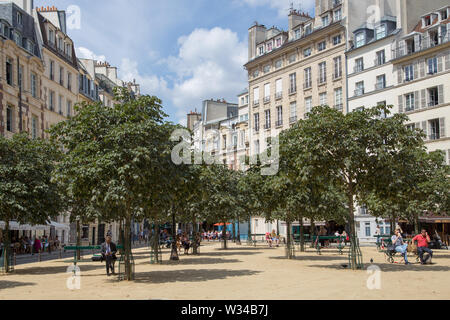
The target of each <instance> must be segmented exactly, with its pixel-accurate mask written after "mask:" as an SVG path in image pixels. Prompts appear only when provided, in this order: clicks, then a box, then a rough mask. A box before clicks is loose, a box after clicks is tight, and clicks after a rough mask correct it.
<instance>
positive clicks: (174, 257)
mask: <svg viewBox="0 0 450 320" xmlns="http://www.w3.org/2000/svg"><path fill="white" fill-rule="evenodd" d="M176 227H177V226H176V225H175V211H172V252H171V253H170V260H172V261H179V260H180V257H178V250H177V232H176Z"/></svg>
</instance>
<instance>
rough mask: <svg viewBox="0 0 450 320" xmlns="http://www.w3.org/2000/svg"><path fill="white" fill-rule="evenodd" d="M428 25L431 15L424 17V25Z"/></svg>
mask: <svg viewBox="0 0 450 320" xmlns="http://www.w3.org/2000/svg"><path fill="white" fill-rule="evenodd" d="M429 25H431V17H430V16H428V17H425V26H429Z"/></svg>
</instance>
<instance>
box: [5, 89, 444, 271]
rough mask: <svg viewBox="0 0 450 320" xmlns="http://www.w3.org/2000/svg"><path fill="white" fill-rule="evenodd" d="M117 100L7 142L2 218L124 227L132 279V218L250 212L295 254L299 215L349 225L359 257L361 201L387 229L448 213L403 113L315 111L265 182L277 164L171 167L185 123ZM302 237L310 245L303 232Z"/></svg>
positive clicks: (434, 170) (121, 94)
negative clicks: (41, 136) (279, 230)
mask: <svg viewBox="0 0 450 320" xmlns="http://www.w3.org/2000/svg"><path fill="white" fill-rule="evenodd" d="M115 95H116V97H115V100H116V101H120V103H118V104H117V105H115V106H114V107H113V108H108V107H105V106H103V105H102V104H101V103H94V104H82V105H80V106H78V107H77V113H76V116H74V117H73V118H71V119H69V120H68V121H65V122H62V123H59V124H57V125H56V126H54V127H53V128H52V129H51V130H50V134H51V139H50V141H40V140H30V139H28V138H27V137H26V136H23V135H17V136H15V137H14V138H13V139H10V140H7V139H4V138H0V156H1V159H2V161H1V164H0V166H1V167H0V218H1V220H3V221H6V223H7V224H8V222H9V221H11V220H17V221H18V222H21V223H39V224H40V223H44V222H45V221H47V220H48V219H50V218H53V217H55V216H57V215H58V214H59V213H61V212H68V213H70V217H71V222H77V226H78V227H77V229H78V234H80V230H79V229H80V228H79V226H80V224H84V223H89V222H93V221H95V220H97V219H98V220H101V221H104V222H112V221H117V222H122V223H123V226H124V227H123V230H122V231H123V233H124V237H123V245H124V258H125V259H124V261H125V274H126V278H127V279H128V280H132V279H133V274H132V268H131V235H130V230H131V221H133V220H134V221H143V220H144V219H146V220H148V221H150V222H153V224H154V225H159V224H161V223H165V222H169V221H171V222H172V223H173V224H175V222H181V223H193V225H194V226H198V223H199V222H204V221H207V222H209V223H216V222H223V223H224V224H225V225H226V223H227V222H235V221H247V220H249V219H250V217H251V216H264V217H265V218H266V219H267V220H269V221H274V220H282V221H286V222H287V226H288V228H287V229H288V237H287V246H288V250H287V252H288V257H291V252H292V250H289V249H290V247H291V245H292V243H291V236H290V233H291V229H292V228H291V225H292V223H293V222H294V221H300V222H301V224H302V222H303V219H309V220H311V221H312V222H314V221H322V220H327V221H330V220H333V221H337V222H340V223H342V224H345V223H346V224H348V231H349V233H350V234H351V235H352V241H351V243H352V250H356V249H357V240H356V228H355V222H354V211H355V210H354V204H355V203H358V204H364V205H365V206H366V207H367V208H368V209H369V211H370V212H371V213H373V214H374V215H375V216H378V217H383V218H391V219H392V220H391V221H395V219H398V218H407V219H409V220H410V221H417V220H418V216H419V214H421V213H422V212H424V211H425V210H430V211H433V212H437V213H441V212H448V208H449V202H450V201H449V199H448V192H447V190H448V187H449V180H448V175H449V171H448V166H445V165H444V164H443V162H444V159H443V156H442V154H441V153H439V152H435V153H430V154H428V153H427V152H426V149H425V147H424V143H423V137H424V135H423V134H422V133H421V132H420V131H419V130H416V131H412V130H409V129H407V128H406V126H405V124H406V121H407V118H406V116H404V115H393V116H389V117H382V116H381V115H383V114H387V115H389V108H385V107H376V108H373V109H365V110H360V111H355V112H352V113H349V114H347V115H344V114H342V113H341V112H338V111H336V110H333V109H331V108H328V107H316V108H314V110H313V111H312V112H311V113H310V114H309V115H308V118H307V119H306V120H301V121H299V122H298V123H297V124H296V125H294V126H293V127H292V128H291V129H289V130H286V131H284V132H282V133H281V135H280V137H279V158H277V159H274V156H275V154H273V155H271V157H269V158H271V162H272V163H273V161H276V162H277V163H279V170H278V173H277V174H275V175H273V176H264V175H262V174H261V172H262V169H264V168H265V166H268V165H269V164H270V163H269V164H268V163H262V162H258V164H257V165H253V166H251V167H250V168H249V169H248V170H247V171H246V172H245V173H243V172H237V171H232V170H229V169H228V168H227V167H226V166H225V165H206V164H198V165H190V164H187V163H184V164H183V163H181V164H175V163H174V162H173V161H172V157H171V156H172V153H173V150H174V147H175V144H177V143H178V142H176V141H172V140H171V139H170V138H171V135H172V133H173V132H174V131H175V130H177V129H180V127H179V126H176V125H174V124H172V123H169V122H167V121H165V120H164V118H165V117H166V115H165V114H164V112H163V111H162V105H161V101H160V100H159V99H158V98H156V97H152V96H140V97H138V98H135V97H132V96H131V95H130V94H129V93H128V92H127V91H126V90H117V91H116V93H115ZM191 157H193V155H191ZM260 158H261V159H266V158H267V157H260ZM174 229H175V228H173V230H174ZM225 229H226V228H224V229H223V232H225V231H226V230H225ZM313 229H314V228H313ZM7 231H8V230H6V232H5V235H6V236H7V235H8V234H9V232H7ZM156 231H157V230H156ZM238 234H239V230H238ZM301 234H302V235H301V247H302V249H304V239H303V228H302V227H301ZM78 238H79V237H78ZM223 239H226V237H223ZM238 241H239V237H238ZM6 243H7V242H6ZM223 245H224V248H227V243H226V240H225V241H224V243H223ZM195 246H196V241H194V252H196V251H197V248H196V247H195ZM354 255H355V254H354V252H353V253H352V255H351V257H352V259H353V257H354ZM7 256H8V255H7V254H6V255H5V257H7ZM173 258H174V259H176V258H177V256H176V250H175V247H174V248H173ZM353 262H354V265H356V261H355V260H354V261H353Z"/></svg>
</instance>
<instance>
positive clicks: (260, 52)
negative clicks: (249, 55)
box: [259, 46, 264, 56]
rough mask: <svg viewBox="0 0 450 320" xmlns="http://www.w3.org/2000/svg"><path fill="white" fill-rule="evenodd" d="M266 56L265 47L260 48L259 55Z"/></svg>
mask: <svg viewBox="0 0 450 320" xmlns="http://www.w3.org/2000/svg"><path fill="white" fill-rule="evenodd" d="M263 54H264V46H260V47H259V55H260V56H262V55H263Z"/></svg>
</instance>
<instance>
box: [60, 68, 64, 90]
mask: <svg viewBox="0 0 450 320" xmlns="http://www.w3.org/2000/svg"><path fill="white" fill-rule="evenodd" d="M59 84H60V85H62V86H64V68H63V67H60V68H59Z"/></svg>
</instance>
